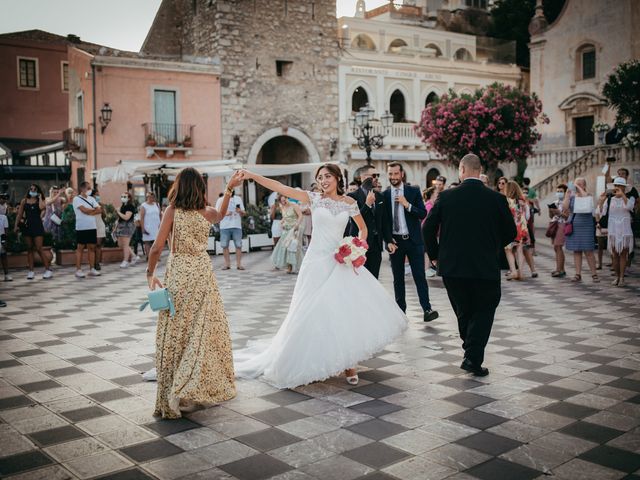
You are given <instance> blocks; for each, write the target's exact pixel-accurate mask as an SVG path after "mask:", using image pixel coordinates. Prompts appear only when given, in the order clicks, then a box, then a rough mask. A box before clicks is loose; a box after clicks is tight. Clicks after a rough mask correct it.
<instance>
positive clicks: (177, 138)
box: [142, 123, 195, 150]
mask: <svg viewBox="0 0 640 480" xmlns="http://www.w3.org/2000/svg"><path fill="white" fill-rule="evenodd" d="M142 127H143V128H144V145H145V146H146V147H152V148H154V149H173V150H188V149H190V148H192V147H193V129H194V127H195V125H187V124H176V123H143V124H142Z"/></svg>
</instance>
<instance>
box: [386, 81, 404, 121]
mask: <svg viewBox="0 0 640 480" xmlns="http://www.w3.org/2000/svg"><path fill="white" fill-rule="evenodd" d="M389 111H390V112H391V114H392V115H393V121H394V123H404V122H406V121H407V118H406V116H405V100H404V95H403V94H402V92H401V91H400V90H397V89H396V90H394V91H393V93H392V94H391V99H390V100H389Z"/></svg>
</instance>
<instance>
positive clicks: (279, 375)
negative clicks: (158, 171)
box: [234, 164, 407, 388]
mask: <svg viewBox="0 0 640 480" xmlns="http://www.w3.org/2000/svg"><path fill="white" fill-rule="evenodd" d="M242 174H243V178H244V179H245V180H254V181H256V182H257V183H259V184H260V185H263V186H264V187H266V188H268V189H270V190H273V191H276V192H278V193H281V194H283V195H285V196H287V197H290V198H295V199H296V200H299V201H300V202H303V203H308V204H310V206H311V211H312V215H311V219H312V222H313V235H312V237H311V243H310V244H309V248H308V250H307V253H306V255H305V257H304V260H303V261H302V266H301V267H300V271H299V274H298V279H297V282H296V286H295V288H294V291H293V297H292V298H291V305H290V307H289V312H288V314H287V316H286V318H285V320H284V321H283V322H282V325H281V326H280V329H279V330H278V332H277V333H276V335H275V336H274V337H273V338H272V339H270V340H258V341H256V342H250V344H249V346H248V347H246V348H244V349H242V350H238V351H236V352H234V363H235V372H236V376H238V377H244V378H257V377H260V376H262V377H263V378H264V380H265V381H267V382H268V383H270V384H272V385H274V386H276V387H278V388H293V387H297V386H300V385H306V384H308V383H311V382H315V381H321V380H325V379H327V378H329V377H331V376H334V375H338V374H340V373H341V372H342V371H345V373H346V376H347V381H348V382H349V383H350V384H353V385H355V384H357V382H358V377H357V374H356V371H355V368H353V367H354V366H356V365H357V364H358V362H361V361H364V360H367V359H369V358H371V357H372V356H373V355H374V354H375V353H376V352H378V351H380V350H382V349H384V347H385V346H386V345H387V344H388V343H390V342H391V341H392V340H393V339H394V338H396V337H397V336H398V335H399V334H400V333H402V331H403V330H404V329H405V328H406V326H407V317H406V316H405V315H404V313H403V312H402V310H400V309H399V308H398V306H397V305H396V302H395V301H394V300H393V298H392V297H391V296H390V295H389V294H388V293H387V292H386V290H385V289H384V288H383V287H382V285H381V284H380V283H379V282H378V280H376V279H375V277H373V276H372V275H371V274H370V273H369V271H368V270H367V269H365V268H364V267H361V268H359V269H358V270H357V273H356V271H354V269H353V268H351V267H349V266H347V265H344V264H339V263H338V262H337V261H336V260H335V258H334V256H333V255H334V252H335V249H336V248H337V246H338V245H339V244H340V242H341V241H342V239H343V235H344V231H345V228H346V226H347V223H348V221H349V217H353V219H354V221H355V222H356V224H357V225H358V228H359V230H360V233H359V236H360V238H362V239H366V238H367V227H366V225H365V223H364V220H363V218H362V216H361V215H360V211H359V210H358V205H357V203H356V202H355V200H353V199H352V198H350V197H346V196H345V195H344V191H343V188H342V185H343V181H342V173H341V172H340V169H339V167H337V166H335V165H332V164H326V165H324V166H322V167H321V168H319V169H318V171H317V172H316V180H317V182H318V185H320V186H321V187H322V192H323V193H322V194H320V193H313V192H305V191H302V190H296V189H294V188H292V187H288V186H286V185H283V184H281V183H280V182H278V181H276V180H272V179H269V178H265V177H262V176H260V175H257V174H255V173H252V172H249V171H247V170H244V171H243V172H242Z"/></svg>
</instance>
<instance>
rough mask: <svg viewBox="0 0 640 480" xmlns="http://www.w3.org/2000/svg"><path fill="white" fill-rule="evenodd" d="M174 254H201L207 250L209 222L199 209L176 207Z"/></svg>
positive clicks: (173, 240)
mask: <svg viewBox="0 0 640 480" xmlns="http://www.w3.org/2000/svg"><path fill="white" fill-rule="evenodd" d="M173 223H174V226H173V233H174V235H175V237H174V238H173V239H172V242H173V246H172V251H173V254H174V255H180V254H184V255H201V254H203V253H204V254H206V252H207V242H208V241H209V228H210V227H211V225H209V222H208V221H207V219H206V218H204V217H203V216H202V215H201V214H200V212H198V211H197V210H181V209H179V208H177V209H176V211H175V215H174V217H173Z"/></svg>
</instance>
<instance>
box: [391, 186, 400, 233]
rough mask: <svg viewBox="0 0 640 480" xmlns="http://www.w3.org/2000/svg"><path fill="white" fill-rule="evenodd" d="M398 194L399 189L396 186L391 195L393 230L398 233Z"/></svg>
mask: <svg viewBox="0 0 640 480" xmlns="http://www.w3.org/2000/svg"><path fill="white" fill-rule="evenodd" d="M399 196H400V189H399V188H396V189H395V193H394V197H393V232H394V233H400V202H398V197H399Z"/></svg>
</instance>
